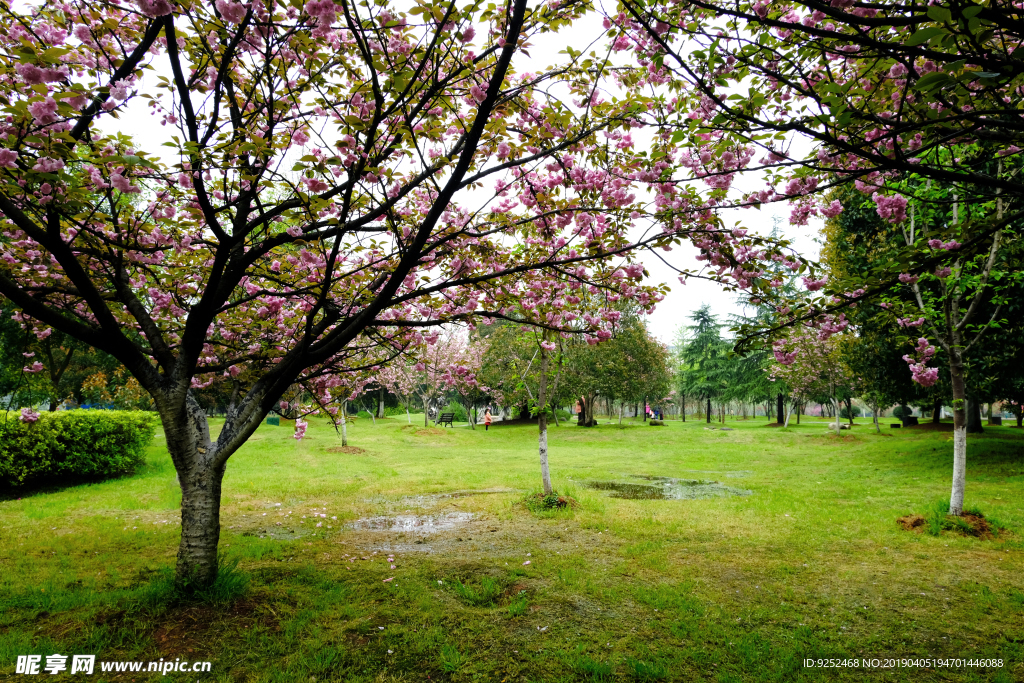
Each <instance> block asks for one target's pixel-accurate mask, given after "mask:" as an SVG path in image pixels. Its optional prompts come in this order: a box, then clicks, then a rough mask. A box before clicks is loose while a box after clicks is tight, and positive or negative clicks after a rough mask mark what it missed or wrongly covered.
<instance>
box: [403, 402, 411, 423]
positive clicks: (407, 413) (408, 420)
mask: <svg viewBox="0 0 1024 683" xmlns="http://www.w3.org/2000/svg"><path fill="white" fill-rule="evenodd" d="M405 421H406V422H408V423H409V424H412V415H410V414H409V401H408V400H407V401H406V402H405Z"/></svg>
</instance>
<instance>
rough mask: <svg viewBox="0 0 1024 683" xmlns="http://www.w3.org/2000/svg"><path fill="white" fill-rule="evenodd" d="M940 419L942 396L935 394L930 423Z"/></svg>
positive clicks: (937, 421)
mask: <svg viewBox="0 0 1024 683" xmlns="http://www.w3.org/2000/svg"><path fill="white" fill-rule="evenodd" d="M941 420H942V397H941V396H936V397H935V399H934V400H933V401H932V424H939V422H940V421H941Z"/></svg>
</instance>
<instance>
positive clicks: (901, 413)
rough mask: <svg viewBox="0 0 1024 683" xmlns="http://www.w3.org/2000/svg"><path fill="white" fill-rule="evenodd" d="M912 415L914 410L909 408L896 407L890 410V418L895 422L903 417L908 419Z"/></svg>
mask: <svg viewBox="0 0 1024 683" xmlns="http://www.w3.org/2000/svg"><path fill="white" fill-rule="evenodd" d="M913 414H914V409H913V408H911V407H909V406H896V407H895V408H893V409H892V416H893V417H895V418H896V419H897V420H902V419H903V418H905V417H910V416H911V415H913Z"/></svg>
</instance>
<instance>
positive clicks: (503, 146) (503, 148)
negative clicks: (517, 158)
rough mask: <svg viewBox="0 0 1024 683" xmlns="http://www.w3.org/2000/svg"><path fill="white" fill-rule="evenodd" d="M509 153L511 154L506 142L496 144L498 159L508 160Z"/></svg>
mask: <svg viewBox="0 0 1024 683" xmlns="http://www.w3.org/2000/svg"><path fill="white" fill-rule="evenodd" d="M511 153H512V148H511V147H509V146H508V143H507V142H499V143H498V158H499V159H503V160H504V159H508V157H509V154H511Z"/></svg>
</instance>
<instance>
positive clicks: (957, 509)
mask: <svg viewBox="0 0 1024 683" xmlns="http://www.w3.org/2000/svg"><path fill="white" fill-rule="evenodd" d="M952 348H953V351H952V352H951V353H950V354H949V355H950V359H949V377H950V380H951V383H952V385H953V487H952V490H951V491H950V495H949V514H951V515H957V516H959V515H961V514H963V511H964V487H965V486H966V483H967V405H966V403H967V390H966V387H965V383H964V366H963V361H962V360H961V358H960V353H959V350H958V349H957V347H956V346H953V347H952Z"/></svg>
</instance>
